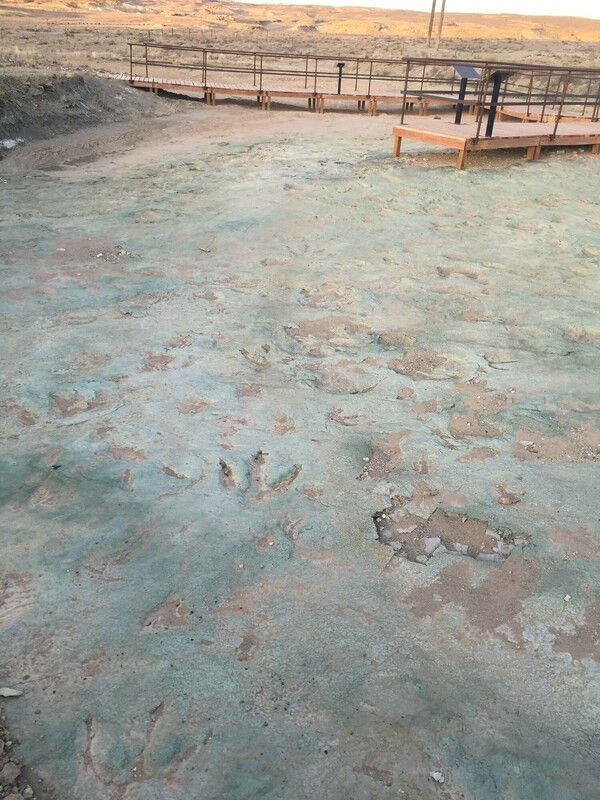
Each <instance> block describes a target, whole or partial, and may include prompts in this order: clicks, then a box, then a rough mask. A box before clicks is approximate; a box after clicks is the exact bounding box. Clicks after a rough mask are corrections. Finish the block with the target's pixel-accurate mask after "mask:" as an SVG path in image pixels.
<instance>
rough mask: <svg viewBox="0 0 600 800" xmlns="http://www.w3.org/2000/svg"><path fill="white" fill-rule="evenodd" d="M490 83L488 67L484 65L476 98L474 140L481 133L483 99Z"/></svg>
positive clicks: (477, 138) (485, 97)
mask: <svg viewBox="0 0 600 800" xmlns="http://www.w3.org/2000/svg"><path fill="white" fill-rule="evenodd" d="M489 85H490V68H489V66H487V65H486V67H485V70H484V77H483V79H482V81H481V90H480V94H479V98H478V100H477V133H476V134H475V140H476V141H478V140H479V134H480V133H481V124H482V122H483V112H484V109H485V101H486V99H487V93H488V86H489Z"/></svg>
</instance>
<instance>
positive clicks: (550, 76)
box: [540, 70, 552, 122]
mask: <svg viewBox="0 0 600 800" xmlns="http://www.w3.org/2000/svg"><path fill="white" fill-rule="evenodd" d="M551 80H552V70H550V72H549V73H548V81H547V83H546V91H545V92H544V102H543V103H542V113H541V114H540V122H543V121H544V114H545V113H546V103H547V102H548V92H549V91H550V81H551Z"/></svg>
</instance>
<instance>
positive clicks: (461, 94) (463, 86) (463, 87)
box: [454, 78, 468, 125]
mask: <svg viewBox="0 0 600 800" xmlns="http://www.w3.org/2000/svg"><path fill="white" fill-rule="evenodd" d="M467 80H468V79H467V78H461V79H460V89H459V91H458V102H457V104H456V116H455V117H454V124H455V125H460V121H461V119H462V114H463V109H464V107H465V95H466V93H467Z"/></svg>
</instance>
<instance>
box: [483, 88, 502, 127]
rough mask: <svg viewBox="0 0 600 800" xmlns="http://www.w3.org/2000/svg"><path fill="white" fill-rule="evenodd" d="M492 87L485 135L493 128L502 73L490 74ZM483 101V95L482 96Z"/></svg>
mask: <svg viewBox="0 0 600 800" xmlns="http://www.w3.org/2000/svg"><path fill="white" fill-rule="evenodd" d="M492 80H493V87H492V96H491V98H490V110H489V111H488V119H487V125H486V128H485V135H486V137H490V136H491V135H492V132H493V130H494V122H495V120H496V109H497V108H498V98H499V97H500V87H501V85H502V73H501V72H495V73H494V74H493V75H492ZM483 99H484V102H485V97H484V98H483Z"/></svg>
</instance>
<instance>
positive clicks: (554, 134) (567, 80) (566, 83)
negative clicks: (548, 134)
mask: <svg viewBox="0 0 600 800" xmlns="http://www.w3.org/2000/svg"><path fill="white" fill-rule="evenodd" d="M563 80H564V83H563V90H562V95H561V97H560V105H559V107H558V114H557V115H556V121H555V122H554V130H553V131H552V138H553V139H554V137H555V136H556V129H557V128H558V123H559V122H560V117H561V114H562V110H563V105H564V103H565V97H566V94H567V87H568V85H569V83H570V82H571V72H570V71H569V72H567V74H566V76H565V77H564V79H563Z"/></svg>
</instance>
